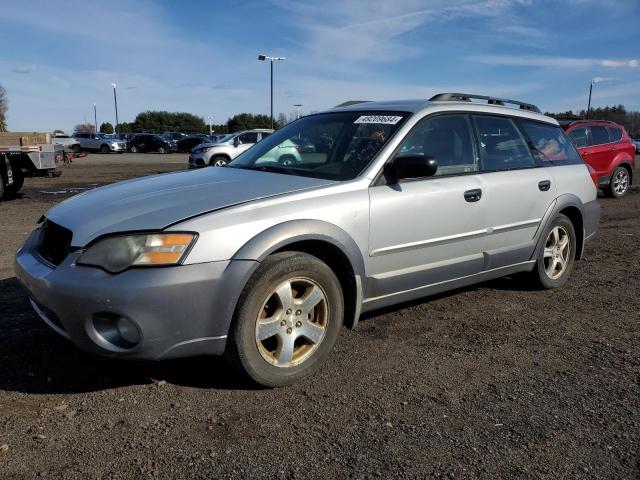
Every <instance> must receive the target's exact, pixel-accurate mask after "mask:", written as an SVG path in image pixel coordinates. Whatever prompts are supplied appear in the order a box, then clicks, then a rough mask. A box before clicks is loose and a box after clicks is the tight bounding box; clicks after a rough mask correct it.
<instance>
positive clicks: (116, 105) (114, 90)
mask: <svg viewBox="0 0 640 480" xmlns="http://www.w3.org/2000/svg"><path fill="white" fill-rule="evenodd" d="M111 86H112V87H113V104H114V106H115V107H116V126H115V127H114V128H113V132H114V133H118V96H117V95H116V84H115V83H112V84H111Z"/></svg>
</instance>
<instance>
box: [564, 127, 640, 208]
mask: <svg viewBox="0 0 640 480" xmlns="http://www.w3.org/2000/svg"><path fill="white" fill-rule="evenodd" d="M560 125H561V126H562V128H564V130H565V131H566V132H567V135H569V138H570V139H571V141H572V142H573V144H574V145H575V146H576V148H577V149H578V152H580V156H581V157H582V159H583V160H584V161H585V163H586V164H587V165H589V166H590V167H591V168H593V169H594V170H595V174H596V175H597V176H598V184H599V186H600V188H601V189H602V191H603V192H604V193H605V194H606V195H608V196H610V197H616V198H617V197H621V196H623V195H624V194H625V193H627V191H628V190H629V186H630V185H631V181H632V179H633V169H634V168H635V167H636V162H635V153H636V150H635V145H634V144H633V141H632V140H631V138H630V137H629V135H628V134H627V132H626V130H625V129H624V127H623V126H622V125H618V124H617V123H613V122H607V121H602V120H561V121H560Z"/></svg>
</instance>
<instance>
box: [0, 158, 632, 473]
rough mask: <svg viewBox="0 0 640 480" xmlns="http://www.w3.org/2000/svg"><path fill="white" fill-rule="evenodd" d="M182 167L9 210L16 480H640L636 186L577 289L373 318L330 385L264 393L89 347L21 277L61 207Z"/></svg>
mask: <svg viewBox="0 0 640 480" xmlns="http://www.w3.org/2000/svg"><path fill="white" fill-rule="evenodd" d="M119 161H123V159H119ZM182 166H183V164H179V163H174V164H171V163H164V164H158V163H150V162H149V163H140V164H127V165H124V164H118V163H117V162H116V160H113V159H111V160H110V161H109V162H108V163H107V162H105V164H104V165H97V166H96V165H93V166H89V165H87V164H85V163H82V162H81V161H77V162H75V163H74V164H73V165H72V166H70V167H65V168H64V173H63V176H62V177H60V178H57V179H28V180H27V183H26V186H25V189H24V192H23V196H22V197H20V198H18V199H16V200H13V201H9V202H6V203H3V204H0V218H1V220H2V221H1V222H0V224H1V226H2V228H1V229H0V247H1V250H0V253H1V257H0V478H11V479H22V478H24V479H31V478H34V477H37V476H40V477H43V478H69V479H71V478H73V479H75V478H88V479H92V478H146V477H159V478H247V477H260V478H374V477H380V478H389V477H392V476H399V477H403V478H415V477H420V478H424V477H429V476H431V477H442V478H509V479H511V478H522V479H525V478H527V479H528V478H553V479H556V478H571V479H579V478H589V479H625V478H628V479H632V478H640V341H639V340H640V335H639V323H640V296H639V295H638V288H639V287H640V270H639V269H638V264H639V263H640V217H639V215H638V211H639V210H640V190H639V189H638V188H637V187H636V188H634V190H633V191H632V192H631V194H630V195H629V196H628V197H627V198H624V199H623V200H617V201H615V200H610V199H605V198H603V199H601V205H602V207H603V218H602V223H601V227H600V232H599V234H598V236H597V237H596V238H595V239H594V240H593V241H592V242H591V243H590V244H589V245H588V248H587V251H586V259H585V260H584V261H581V262H580V263H579V264H578V266H577V269H576V271H575V272H574V275H573V277H572V279H571V281H570V283H569V285H568V286H567V287H565V288H562V289H560V290H557V291H547V292H544V291H530V290H527V289H525V288H523V287H522V286H521V284H519V283H518V282H516V281H515V280H511V279H502V280H498V281H493V282H489V283H485V284H482V285H479V286H476V287H472V288H467V289H464V290H459V291H456V292H453V293H450V294H446V295H442V296H438V297H436V298H430V299H427V300H424V301H421V302H414V303H412V304H408V305H407V304H405V305H402V306H400V307H397V308H393V309H388V310H385V311H381V312H376V313H374V314H369V315H367V316H366V317H365V318H363V319H362V321H361V323H360V325H359V326H358V328H357V329H356V330H355V331H348V330H344V332H343V333H342V336H341V338H340V339H339V342H338V345H337V348H336V351H335V352H334V355H333V357H332V359H331V361H330V362H329V363H328V365H327V366H326V367H325V368H324V369H323V370H322V371H321V372H320V373H319V374H318V375H316V376H315V377H313V378H311V379H310V380H308V381H306V382H304V383H301V384H298V385H294V386H292V387H289V388H285V389H280V390H252V389H249V388H247V387H246V386H244V385H242V384H239V383H237V381H236V380H235V379H234V378H233V376H232V375H231V374H230V373H229V372H228V370H227V368H226V366H225V365H224V363H223V362H221V361H220V360H218V359H215V358H211V359H209V358H200V359H190V360H184V361H173V362H167V363H154V364H150V363H135V364H132V363H121V362H117V361H113V360H107V359H101V358H96V357H93V356H89V355H86V354H83V353H81V352H78V351H77V350H76V349H75V348H74V347H73V346H72V345H70V344H69V343H67V342H66V341H65V340H63V339H61V338H59V337H57V336H56V335H55V334H54V333H52V332H50V331H49V330H48V329H47V328H46V327H45V326H44V324H43V323H42V322H41V321H40V320H39V319H38V318H36V315H35V314H34V313H33V312H32V311H31V308H30V307H29V306H28V304H27V297H26V296H25V294H24V292H23V291H22V290H21V288H20V287H19V286H18V284H17V282H16V281H15V278H13V273H12V266H11V261H12V256H13V254H14V251H15V249H16V248H17V246H18V244H19V242H20V241H21V240H22V239H23V238H24V237H25V236H26V234H27V233H28V232H29V231H30V229H31V228H32V227H33V225H34V223H35V221H36V220H37V219H38V217H40V215H42V214H43V213H44V212H45V211H46V210H47V208H49V207H50V206H52V205H54V204H55V203H56V202H59V201H60V200H62V199H63V198H66V197H68V196H69V195H71V194H73V193H75V192H77V191H80V190H77V189H79V188H87V187H90V186H92V185H94V184H104V183H107V182H112V181H115V180H119V179H124V178H128V177H133V176H139V175H143V174H148V173H153V172H161V171H168V170H175V169H178V168H182ZM637 178H640V172H637ZM185 301H188V299H185ZM3 445H6V447H4V446H3Z"/></svg>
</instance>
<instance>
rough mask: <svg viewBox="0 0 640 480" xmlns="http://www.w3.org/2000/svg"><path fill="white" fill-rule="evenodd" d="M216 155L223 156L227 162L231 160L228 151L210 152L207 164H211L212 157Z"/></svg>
mask: <svg viewBox="0 0 640 480" xmlns="http://www.w3.org/2000/svg"><path fill="white" fill-rule="evenodd" d="M216 157H224V158H225V159H227V160H228V161H229V162H230V161H231V156H230V155H229V154H228V153H224V152H222V153H212V154H211V156H210V157H209V165H213V159H214V158H216Z"/></svg>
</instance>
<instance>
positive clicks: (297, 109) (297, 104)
mask: <svg viewBox="0 0 640 480" xmlns="http://www.w3.org/2000/svg"><path fill="white" fill-rule="evenodd" d="M293 106H294V107H296V120H298V119H299V118H300V107H301V106H302V104H301V103H295V104H294V105H293Z"/></svg>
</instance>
